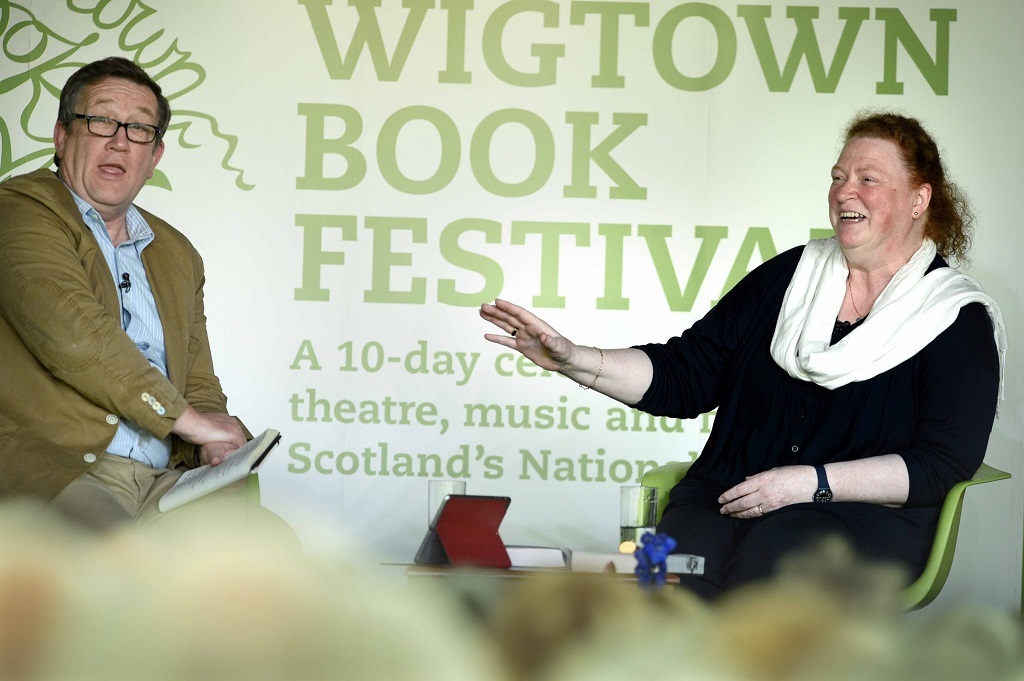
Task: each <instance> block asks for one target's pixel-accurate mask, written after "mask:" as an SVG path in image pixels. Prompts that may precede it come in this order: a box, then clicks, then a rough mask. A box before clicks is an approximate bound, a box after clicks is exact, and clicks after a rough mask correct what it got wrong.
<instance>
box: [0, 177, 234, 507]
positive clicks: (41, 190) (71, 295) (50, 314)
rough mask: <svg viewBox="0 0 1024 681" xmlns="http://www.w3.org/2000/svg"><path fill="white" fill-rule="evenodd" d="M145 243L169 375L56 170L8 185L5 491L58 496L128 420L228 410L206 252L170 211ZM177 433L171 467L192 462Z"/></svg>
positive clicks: (1, 474)
mask: <svg viewBox="0 0 1024 681" xmlns="http://www.w3.org/2000/svg"><path fill="white" fill-rule="evenodd" d="M142 214H143V216H144V217H145V219H146V222H147V223H149V226H150V227H151V228H152V230H153V232H154V233H155V235H156V237H155V239H154V240H153V242H152V243H150V244H149V246H147V247H146V249H145V250H144V251H143V252H142V261H143V263H144V265H145V267H146V275H147V277H148V278H149V281H150V284H151V287H152V289H153V295H154V297H155V299H156V306H157V310H158V311H159V313H160V322H161V325H162V326H163V332H164V340H165V344H166V350H167V373H168V377H166V378H165V377H164V376H163V375H162V374H161V373H160V372H159V371H157V370H156V369H154V368H153V367H152V366H151V365H150V364H149V362H148V361H147V360H146V358H145V357H143V355H142V353H141V352H140V351H139V349H138V348H137V347H136V346H135V343H134V342H133V341H132V340H131V339H130V338H129V337H128V335H127V334H125V332H124V331H123V330H122V329H121V325H120V323H119V320H120V307H119V302H118V296H117V290H116V288H115V286H114V280H113V277H112V276H111V274H110V269H109V268H108V267H107V264H106V261H105V260H104V259H103V254H102V252H101V251H100V248H99V246H98V244H97V243H96V239H95V237H94V236H93V234H92V232H91V231H90V230H89V228H88V227H87V226H86V225H85V223H84V222H83V220H82V217H81V214H80V213H79V211H78V208H77V206H76V205H75V202H74V199H73V198H72V196H71V193H70V192H69V191H68V189H67V188H66V187H65V186H64V184H63V183H62V182H61V181H60V179H59V178H58V177H57V175H56V174H54V173H53V172H52V171H50V170H38V171H35V172H32V173H29V174H27V175H22V176H20V177H15V178H12V179H10V180H9V181H7V182H5V183H3V184H0V498H2V497H12V496H21V495H29V496H35V497H40V498H43V499H51V498H53V497H54V496H55V495H56V494H57V493H58V492H60V491H61V490H62V489H63V488H64V487H65V486H66V485H67V484H68V483H69V482H71V481H72V480H74V479H75V478H76V477H78V476H79V475H81V474H82V473H84V472H86V471H87V470H88V469H89V468H90V467H91V466H92V465H94V463H95V461H96V459H97V458H98V456H99V455H100V454H101V453H102V452H104V451H105V450H106V447H107V445H108V444H109V443H110V441H111V439H113V437H114V433H115V432H116V430H117V425H118V423H119V422H120V419H128V420H129V421H131V422H133V423H135V424H136V425H138V426H140V427H141V428H144V429H145V430H147V431H149V432H150V433H152V434H153V435H155V436H156V437H159V438H163V437H166V436H167V434H168V433H169V432H170V430H171V427H172V426H173V425H174V421H175V420H176V419H177V418H178V417H179V416H180V415H181V414H182V412H183V411H184V409H185V406H186V403H187V404H190V405H192V406H193V407H195V408H196V409H197V410H198V411H200V412H208V413H227V400H226V398H225V396H224V393H223V391H222V390H221V386H220V381H219V380H218V379H217V376H216V375H215V374H214V370H213V359H212V357H211V354H210V344H209V340H208V338H207V334H206V316H205V315H204V313H203V283H204V274H203V262H202V259H201V258H200V257H199V253H198V252H197V251H196V250H195V248H194V247H193V246H192V244H191V243H190V242H189V241H188V239H187V238H185V236H184V235H182V234H181V233H180V232H178V231H177V230H176V229H174V228H173V227H171V226H170V225H168V224H167V223H166V222H164V221H163V220H161V219H160V218H157V217H156V216H154V215H151V214H149V213H147V212H145V211H142ZM192 451H193V446H192V445H190V444H188V443H186V442H183V441H181V440H180V439H178V438H177V437H175V438H173V447H172V454H171V463H170V466H171V467H174V466H176V465H177V466H182V465H183V466H187V467H191V466H192Z"/></svg>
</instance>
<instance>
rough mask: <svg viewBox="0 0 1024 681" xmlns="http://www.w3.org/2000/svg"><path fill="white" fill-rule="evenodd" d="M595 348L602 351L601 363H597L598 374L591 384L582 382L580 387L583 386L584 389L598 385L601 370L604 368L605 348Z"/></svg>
mask: <svg viewBox="0 0 1024 681" xmlns="http://www.w3.org/2000/svg"><path fill="white" fill-rule="evenodd" d="M594 349H595V350H597V351H598V352H600V353H601V363H600V364H598V365H597V375H596V376H594V382H593V383H591V384H590V385H582V384H580V387H581V388H583V389H584V390H590V389H591V388H593V387H594V386H595V385H597V379H599V378H601V371H602V370H603V369H604V350H602V349H601V348H594Z"/></svg>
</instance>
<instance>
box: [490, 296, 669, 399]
mask: <svg viewBox="0 0 1024 681" xmlns="http://www.w3.org/2000/svg"><path fill="white" fill-rule="evenodd" d="M480 316H481V317H483V318H484V319H485V320H487V321H489V322H491V323H492V324H494V325H495V326H497V327H498V328H499V329H501V330H502V331H504V332H505V333H506V334H509V335H501V334H492V333H488V334H484V338H486V339H487V340H489V341H491V342H492V343H497V344H498V345H503V346H505V347H506V348H511V349H512V350H516V351H518V352H520V353H522V354H523V355H524V356H525V357H526V358H527V359H529V360H530V361H532V362H533V363H534V364H536V365H537V366H539V367H541V368H542V369H547V370H548V371H557V372H558V373H560V374H563V375H564V376H567V377H569V378H571V379H572V380H574V381H576V382H577V383H579V384H580V385H582V386H583V387H585V388H593V389H594V390H596V391H597V392H599V393H602V394H604V395H607V396H608V397H611V398H612V399H615V400H618V401H619V402H622V403H623V404H627V405H632V404H636V403H637V402H639V401H640V399H641V398H642V397H643V396H644V393H645V392H647V388H648V387H649V386H650V385H651V378H652V376H653V375H654V369H653V367H652V365H651V360H650V359H649V358H648V357H647V353H645V352H643V351H642V350H637V349H635V348H623V349H619V350H604V349H598V348H592V347H588V346H584V345H576V344H575V343H573V342H572V341H570V340H569V339H568V338H566V337H565V336H562V335H561V334H559V333H558V332H557V331H555V330H554V329H553V328H551V326H550V325H548V323H547V322H545V321H544V320H542V319H540V318H538V317H537V316H536V315H534V314H533V313H531V312H530V311H529V310H527V309H525V308H522V307H519V306H518V305H513V304H512V303H510V302H508V301H506V300H496V301H495V302H494V304H493V305H490V304H484V305H482V306H480ZM513 332H515V335H512V334H513Z"/></svg>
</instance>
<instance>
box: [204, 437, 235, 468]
mask: <svg viewBox="0 0 1024 681" xmlns="http://www.w3.org/2000/svg"><path fill="white" fill-rule="evenodd" d="M236 449H238V447H236V446H234V445H233V444H230V443H227V442H211V443H209V444H205V445H201V446H200V447H199V463H201V464H209V465H211V466H219V465H221V464H222V463H223V462H224V459H226V458H227V456H228V454H230V453H231V452H233V451H235V450H236Z"/></svg>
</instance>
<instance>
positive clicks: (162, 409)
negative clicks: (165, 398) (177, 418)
mask: <svg viewBox="0 0 1024 681" xmlns="http://www.w3.org/2000/svg"><path fill="white" fill-rule="evenodd" d="M156 413H157V414H159V415H160V416H163V415H164V414H166V413H167V410H166V409H164V408H163V407H157V410H156Z"/></svg>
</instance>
